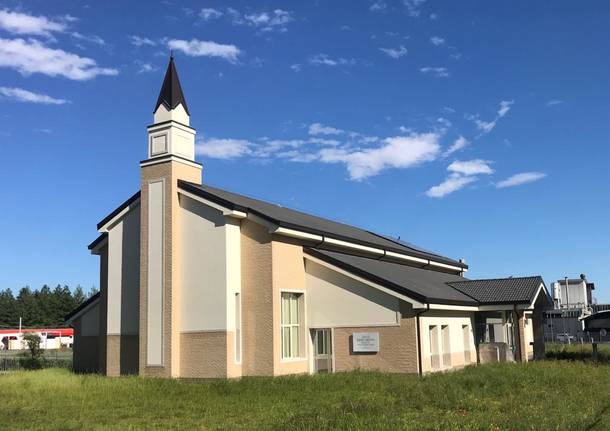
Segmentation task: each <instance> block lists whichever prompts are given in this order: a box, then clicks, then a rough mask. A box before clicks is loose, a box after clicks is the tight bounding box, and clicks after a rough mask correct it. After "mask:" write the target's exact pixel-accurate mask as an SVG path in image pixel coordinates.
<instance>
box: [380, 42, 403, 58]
mask: <svg viewBox="0 0 610 431" xmlns="http://www.w3.org/2000/svg"><path fill="white" fill-rule="evenodd" d="M379 50H380V51H382V52H384V53H385V54H386V55H388V56H389V57H392V58H400V57H404V56H405V55H407V48H405V47H404V46H402V45H401V46H399V47H398V48H379Z"/></svg>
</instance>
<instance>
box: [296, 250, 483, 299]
mask: <svg viewBox="0 0 610 431" xmlns="http://www.w3.org/2000/svg"><path fill="white" fill-rule="evenodd" d="M305 252H306V253H307V254H309V255H311V256H314V257H317V258H319V259H321V260H324V261H325V262H328V263H331V264H333V265H335V266H338V267H339V268H342V269H344V270H346V271H348V272H351V273H353V274H356V275H359V276H361V277H363V278H365V279H367V280H369V281H372V282H375V283H377V284H380V285H382V286H384V287H387V288H388V289H392V290H394V291H395V292H398V293H402V294H403V295H406V296H408V297H410V298H413V299H415V300H418V301H421V302H424V303H426V302H431V303H435V304H453V305H471V306H477V305H478V303H477V301H475V300H474V299H472V298H471V297H469V296H467V295H464V294H463V293H461V292H460V291H458V290H456V289H454V288H452V287H451V286H449V285H448V284H447V283H449V282H460V281H463V280H466V279H465V278H464V277H460V276H459V275H453V274H447V273H444V272H437V271H432V270H429V269H423V268H414V267H411V266H407V265H401V264H399V263H392V262H384V261H381V260H377V259H371V258H368V257H360V256H352V255H348V254H344V253H337V252H333V251H327V250H318V249H311V248H306V249H305Z"/></svg>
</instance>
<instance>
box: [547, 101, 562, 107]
mask: <svg viewBox="0 0 610 431" xmlns="http://www.w3.org/2000/svg"><path fill="white" fill-rule="evenodd" d="M564 103H566V102H564V101H563V100H557V99H555V100H549V101H548V102H546V106H548V107H551V106H557V105H563V104H564Z"/></svg>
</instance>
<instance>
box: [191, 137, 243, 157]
mask: <svg viewBox="0 0 610 431" xmlns="http://www.w3.org/2000/svg"><path fill="white" fill-rule="evenodd" d="M252 146H253V144H252V143H251V142H250V141H246V140H243V139H216V138H211V139H207V140H202V141H198V142H197V145H196V147H195V151H196V153H197V154H199V155H201V156H204V157H209V158H212V159H223V160H227V159H235V158H239V157H243V156H246V155H249V154H252V150H251V148H252Z"/></svg>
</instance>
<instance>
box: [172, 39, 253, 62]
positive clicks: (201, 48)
mask: <svg viewBox="0 0 610 431" xmlns="http://www.w3.org/2000/svg"><path fill="white" fill-rule="evenodd" d="M167 46H168V47H169V48H171V49H176V50H179V51H182V52H183V53H185V54H186V55H188V56H191V57H219V58H223V59H225V60H227V61H229V62H231V63H236V62H237V60H238V56H239V54H240V53H241V51H240V50H239V48H237V47H236V46H235V45H223V44H220V43H216V42H211V41H205V40H198V39H191V40H190V41H188V40H179V39H171V40H170V41H168V42H167Z"/></svg>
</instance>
